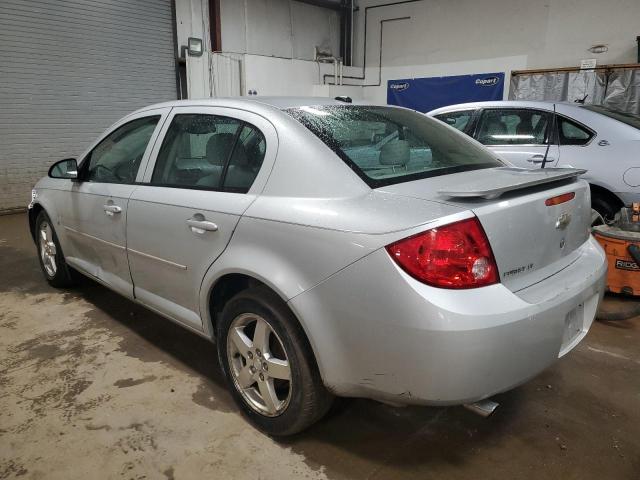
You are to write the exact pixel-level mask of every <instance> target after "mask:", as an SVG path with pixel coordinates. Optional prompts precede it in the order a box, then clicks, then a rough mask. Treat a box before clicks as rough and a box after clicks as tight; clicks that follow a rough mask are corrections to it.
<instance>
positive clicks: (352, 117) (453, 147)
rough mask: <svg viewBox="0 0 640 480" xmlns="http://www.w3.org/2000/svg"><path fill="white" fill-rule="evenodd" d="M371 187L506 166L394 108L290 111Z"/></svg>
mask: <svg viewBox="0 0 640 480" xmlns="http://www.w3.org/2000/svg"><path fill="white" fill-rule="evenodd" d="M287 113H289V114H290V115H291V116H292V117H294V118H295V119H297V120H298V121H300V122H301V123H302V124H303V125H304V126H306V127H307V128H308V129H309V130H311V132H313V133H314V134H315V135H316V136H317V137H318V138H320V140H322V141H323V142H324V143H325V144H326V145H327V146H329V148H331V149H332V150H333V151H334V152H335V153H336V154H337V155H338V156H339V157H340V158H342V160H344V161H345V162H346V163H347V164H348V165H349V166H350V167H351V168H352V169H353V170H354V171H355V172H356V173H357V174H358V175H359V176H360V177H361V178H362V179H363V180H364V181H365V182H366V183H367V184H368V185H369V186H370V187H372V188H377V187H381V186H384V185H391V184H395V183H401V182H408V181H411V180H418V179H420V178H427V177H433V176H437V175H445V174H447V173H454V172H462V171H467V170H476V169H480V168H490V167H498V166H503V163H502V162H501V161H500V160H498V159H497V158H495V157H494V156H493V154H492V153H491V152H490V151H488V150H486V149H484V148H482V147H480V146H478V145H477V144H476V143H475V142H473V141H471V140H470V139H468V138H467V137H466V136H464V135H461V134H460V133H458V132H456V131H453V130H451V129H450V128H448V127H447V126H446V125H444V124H443V123H442V122H440V121H438V120H435V119H433V118H429V117H427V116H426V115H423V114H420V113H417V112H414V111H412V110H407V109H403V108H395V107H379V106H363V105H331V106H327V105H322V106H307V107H299V108H293V109H289V110H287Z"/></svg>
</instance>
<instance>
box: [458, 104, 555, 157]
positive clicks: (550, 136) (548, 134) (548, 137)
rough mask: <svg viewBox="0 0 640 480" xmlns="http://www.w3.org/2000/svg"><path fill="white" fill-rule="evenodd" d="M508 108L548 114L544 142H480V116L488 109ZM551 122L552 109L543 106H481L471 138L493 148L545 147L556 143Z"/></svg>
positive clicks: (507, 109)
mask: <svg viewBox="0 0 640 480" xmlns="http://www.w3.org/2000/svg"><path fill="white" fill-rule="evenodd" d="M510 110H530V111H531V112H534V113H535V112H538V113H541V114H544V115H547V116H549V120H550V122H549V123H547V126H546V128H545V134H544V142H543V143H499V144H498V143H494V144H491V145H487V144H484V143H482V142H480V140H478V134H479V133H480V125H481V122H482V117H483V115H484V114H485V113H487V112H489V111H510ZM552 123H553V111H551V110H546V109H543V108H534V107H517V106H515V105H514V106H508V107H500V106H496V107H484V108H481V109H480V110H479V112H478V114H477V118H476V121H475V123H474V125H473V132H472V135H471V136H472V138H473V139H474V140H476V141H477V142H480V143H481V144H482V145H484V146H485V147H486V148H493V147H546V146H547V145H554V144H556V145H557V143H558V136H557V133H558V132H557V128H556V129H555V131H554V130H553V128H552V125H551V124H552Z"/></svg>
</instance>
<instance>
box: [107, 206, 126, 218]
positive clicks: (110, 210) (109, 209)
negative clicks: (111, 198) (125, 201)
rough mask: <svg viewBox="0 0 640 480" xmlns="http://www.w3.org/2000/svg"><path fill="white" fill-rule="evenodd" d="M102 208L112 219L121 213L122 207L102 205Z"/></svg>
mask: <svg viewBox="0 0 640 480" xmlns="http://www.w3.org/2000/svg"><path fill="white" fill-rule="evenodd" d="M102 207H103V208H104V213H106V214H107V215H108V216H110V217H113V215H114V214H116V213H122V207H119V206H118V205H103V206H102Z"/></svg>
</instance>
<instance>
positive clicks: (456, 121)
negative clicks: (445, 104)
mask: <svg viewBox="0 0 640 480" xmlns="http://www.w3.org/2000/svg"><path fill="white" fill-rule="evenodd" d="M472 116H473V110H464V111H461V112H447V113H440V114H438V115H435V117H436V118H437V119H438V120H441V121H443V122H444V123H446V124H447V125H451V126H452V127H453V128H457V129H458V130H460V131H461V132H464V129H465V128H467V125H469V120H471V117H472Z"/></svg>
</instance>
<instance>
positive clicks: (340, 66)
mask: <svg viewBox="0 0 640 480" xmlns="http://www.w3.org/2000/svg"><path fill="white" fill-rule="evenodd" d="M343 64H344V62H343V61H342V59H340V61H339V63H338V72H339V76H340V85H342V66H343Z"/></svg>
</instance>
